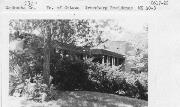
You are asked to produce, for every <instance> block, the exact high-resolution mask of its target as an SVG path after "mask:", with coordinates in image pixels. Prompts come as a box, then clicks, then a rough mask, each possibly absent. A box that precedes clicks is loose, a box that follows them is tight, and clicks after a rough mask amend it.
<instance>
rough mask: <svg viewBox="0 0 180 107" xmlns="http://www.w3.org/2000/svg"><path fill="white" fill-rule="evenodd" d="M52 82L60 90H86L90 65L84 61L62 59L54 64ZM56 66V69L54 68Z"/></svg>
mask: <svg viewBox="0 0 180 107" xmlns="http://www.w3.org/2000/svg"><path fill="white" fill-rule="evenodd" d="M53 66H55V67H53V70H52V71H53V72H51V75H52V76H53V78H54V79H53V81H52V83H53V84H55V86H56V88H57V89H60V90H84V89H85V88H86V86H87V84H88V72H87V71H86V69H87V68H88V66H87V65H86V64H85V63H83V61H80V60H77V61H74V60H70V59H66V58H63V59H60V60H59V61H58V63H55V65H53ZM54 68H55V69H54Z"/></svg>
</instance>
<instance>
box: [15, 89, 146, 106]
mask: <svg viewBox="0 0 180 107" xmlns="http://www.w3.org/2000/svg"><path fill="white" fill-rule="evenodd" d="M147 105H148V104H147V101H143V100H138V99H133V98H128V97H122V96H118V95H113V94H107V93H99V92H89V91H59V92H58V97H57V99H56V100H52V101H48V102H43V103H38V102H34V101H26V100H22V101H21V105H20V106H16V107H27V106H28V107H147ZM12 107H13V106H12ZM14 107H15V106H14Z"/></svg>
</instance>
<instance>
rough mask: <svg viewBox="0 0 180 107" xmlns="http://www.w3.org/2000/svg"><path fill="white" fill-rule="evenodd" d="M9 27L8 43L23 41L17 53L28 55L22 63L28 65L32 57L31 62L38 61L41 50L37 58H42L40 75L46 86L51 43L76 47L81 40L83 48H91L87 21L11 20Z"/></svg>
mask: <svg viewBox="0 0 180 107" xmlns="http://www.w3.org/2000/svg"><path fill="white" fill-rule="evenodd" d="M9 25H10V42H12V41H15V40H23V41H24V42H23V43H24V44H23V46H22V50H20V51H21V52H20V53H19V54H20V55H22V54H26V55H27V56H28V55H29V56H28V58H27V60H26V61H24V62H26V63H27V64H28V63H30V62H29V61H30V60H29V58H30V57H32V58H31V62H32V60H33V61H36V62H37V61H40V59H36V57H37V53H38V50H39V49H40V48H43V53H42V52H41V55H39V56H38V57H40V58H43V72H42V74H43V78H44V79H43V80H44V83H46V84H49V82H48V81H49V74H50V63H49V61H50V49H51V42H52V41H54V40H57V41H59V42H62V43H67V44H72V45H76V44H77V40H79V39H80V38H81V39H83V40H84V43H85V44H84V45H83V46H92V44H93V43H92V42H93V40H90V38H92V37H93V36H94V35H92V32H93V29H91V27H90V25H89V20H11V21H10V23H9ZM90 34H91V35H90ZM12 51H14V50H12ZM16 52H17V50H16ZM35 59H36V60H35ZM34 63H35V62H34ZM34 65H36V64H34ZM29 72H31V71H29ZM31 74H32V73H31Z"/></svg>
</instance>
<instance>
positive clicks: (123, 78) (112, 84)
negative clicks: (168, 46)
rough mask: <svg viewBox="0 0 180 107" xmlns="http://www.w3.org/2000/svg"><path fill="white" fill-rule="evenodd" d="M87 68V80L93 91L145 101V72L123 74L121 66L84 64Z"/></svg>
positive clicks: (146, 85)
mask: <svg viewBox="0 0 180 107" xmlns="http://www.w3.org/2000/svg"><path fill="white" fill-rule="evenodd" d="M86 63H87V64H88V66H89V69H88V72H89V80H90V81H91V82H92V84H93V85H94V86H93V87H94V90H95V91H100V92H105V93H112V94H119V95H124V96H129V97H133V98H139V99H144V100H147V97H148V96H147V91H148V83H147V82H148V80H147V79H148V76H147V72H142V73H135V72H125V71H123V69H122V67H121V66H118V67H110V66H109V65H107V64H98V63H93V62H91V61H87V62H86Z"/></svg>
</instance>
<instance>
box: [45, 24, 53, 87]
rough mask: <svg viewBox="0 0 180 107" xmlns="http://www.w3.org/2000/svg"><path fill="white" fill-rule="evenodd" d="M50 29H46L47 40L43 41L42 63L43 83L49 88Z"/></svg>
mask: <svg viewBox="0 0 180 107" xmlns="http://www.w3.org/2000/svg"><path fill="white" fill-rule="evenodd" d="M51 36H52V34H51V28H50V27H48V29H47V39H46V40H45V46H44V58H43V60H44V62H43V83H45V84H46V85H48V86H49V78H50V47H51V46H50V42H51Z"/></svg>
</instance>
